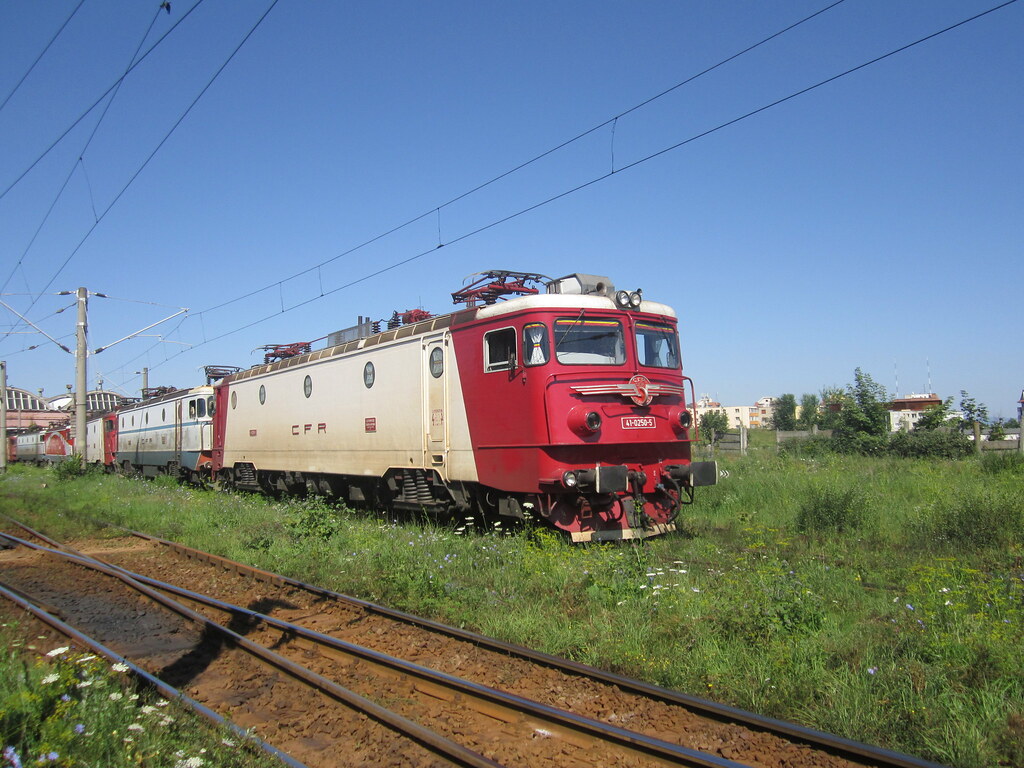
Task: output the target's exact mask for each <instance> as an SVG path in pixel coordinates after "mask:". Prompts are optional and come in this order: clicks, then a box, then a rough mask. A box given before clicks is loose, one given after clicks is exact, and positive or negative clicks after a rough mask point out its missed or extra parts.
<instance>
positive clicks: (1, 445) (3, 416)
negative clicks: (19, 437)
mask: <svg viewBox="0 0 1024 768" xmlns="http://www.w3.org/2000/svg"><path fill="white" fill-rule="evenodd" d="M6 471H7V363H6V362H4V361H3V360H0V473H4V472H6Z"/></svg>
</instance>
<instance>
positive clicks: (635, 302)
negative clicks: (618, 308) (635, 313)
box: [629, 288, 644, 309]
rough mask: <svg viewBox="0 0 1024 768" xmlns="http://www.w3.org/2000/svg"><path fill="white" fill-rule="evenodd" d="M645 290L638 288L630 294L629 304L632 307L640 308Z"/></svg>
mask: <svg viewBox="0 0 1024 768" xmlns="http://www.w3.org/2000/svg"><path fill="white" fill-rule="evenodd" d="M643 295H644V292H643V291H641V290H640V289H639V288H637V289H636V290H635V291H633V292H632V293H631V294H629V306H630V307H631V308H632V309H640V302H641V301H643Z"/></svg>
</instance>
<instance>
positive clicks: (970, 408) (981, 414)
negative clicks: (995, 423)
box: [960, 389, 988, 431]
mask: <svg viewBox="0 0 1024 768" xmlns="http://www.w3.org/2000/svg"><path fill="white" fill-rule="evenodd" d="M960 410H961V411H962V412H963V414H964V415H963V418H962V419H961V420H960V430H961V431H967V430H973V429H974V425H975V424H977V425H978V426H979V427H984V426H985V425H986V424H988V408H986V407H985V406H984V404H981V403H978V402H976V401H975V399H974V398H973V397H971V396H970V395H969V394H967V390H964V389H961V390H960Z"/></svg>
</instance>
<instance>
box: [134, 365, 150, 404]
mask: <svg viewBox="0 0 1024 768" xmlns="http://www.w3.org/2000/svg"><path fill="white" fill-rule="evenodd" d="M136 373H141V374H142V399H143V400H145V399H146V390H147V389H149V368H143V369H142V370H141V371H136Z"/></svg>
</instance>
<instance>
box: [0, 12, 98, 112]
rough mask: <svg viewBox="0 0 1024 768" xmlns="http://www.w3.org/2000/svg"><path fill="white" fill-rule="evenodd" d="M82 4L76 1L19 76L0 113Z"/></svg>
mask: <svg viewBox="0 0 1024 768" xmlns="http://www.w3.org/2000/svg"><path fill="white" fill-rule="evenodd" d="M84 3H85V0H78V5H76V6H75V8H74V10H72V11H71V13H70V14H69V15H68V17H67V18H66V19H64V23H63V24H61V25H60V28H59V29H58V30H57V31H56V32H54V33H53V37H51V38H50V42H48V43H47V44H46V46H45V47H44V48H43V50H42V51H40V53H39V55H38V56H36V58H35V61H33V62H32V64H31V65H29V68H28V69H27V70H26V71H25V74H24V75H22V76H21V79H20V80H18V82H17V83H15V85H14V88H12V89H11V92H10V93H8V94H7V96H6V97H4V100H3V102H2V103H0V111H3V108H4V107H6V106H7V102H9V101H10V100H11V97H12V96H13V95H14V94H15V93H17V92H18V89H19V88H21V86H22V84H23V83H24V82H25V80H26V79H28V76H29V75H31V74H32V70H34V69H35V68H36V64H38V63H39V62H40V61H42V58H43V56H45V55H46V52H47V51H48V50H50V46H52V45H53V44H54V42H55V41H56V40H57V38H58V37H60V33H61V32H63V31H64V27H66V26H67V25H68V24H69V23H70V22H71V20H72V19H73V18H75V14H76V13H78V9H79V8H81V7H82V5H83V4H84Z"/></svg>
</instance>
